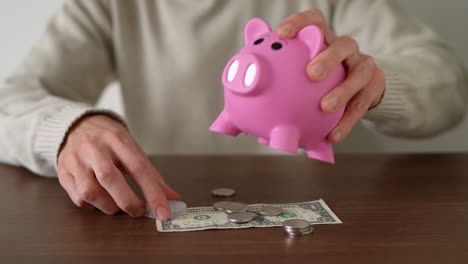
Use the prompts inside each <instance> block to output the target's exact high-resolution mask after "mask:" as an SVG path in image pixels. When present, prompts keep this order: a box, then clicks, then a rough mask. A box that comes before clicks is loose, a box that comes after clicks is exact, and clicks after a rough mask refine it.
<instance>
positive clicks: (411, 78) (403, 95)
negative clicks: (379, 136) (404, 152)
mask: <svg viewBox="0 0 468 264" xmlns="http://www.w3.org/2000/svg"><path fill="white" fill-rule="evenodd" d="M396 2H397V1H392V0H336V1H334V12H333V16H332V19H331V27H332V28H333V30H334V31H335V33H336V34H337V35H350V36H351V37H353V38H354V39H355V40H356V41H357V42H358V43H359V46H360V49H361V52H363V53H366V54H369V55H371V56H373V57H374V59H375V61H376V63H377V65H378V66H379V67H380V68H381V69H382V70H383V71H384V72H385V75H386V87H385V94H384V97H383V99H382V101H381V102H380V103H379V105H378V106H377V107H376V108H374V109H372V110H370V111H369V112H368V113H367V114H366V115H365V117H364V120H365V124H366V125H368V126H370V127H372V128H374V129H376V130H378V131H380V132H383V133H385V134H388V135H392V136H399V137H425V136H432V135H435V134H438V133H440V132H442V131H445V130H447V129H449V128H451V127H453V126H454V125H456V124H458V123H459V122H460V120H461V119H462V117H463V115H464V112H465V106H466V104H467V101H468V84H467V82H468V80H467V76H466V72H465V71H464V69H463V67H462V66H461V64H460V63H459V61H458V60H457V58H456V57H455V55H454V54H453V53H451V52H450V51H449V49H448V48H447V47H446V46H445V44H444V43H443V42H442V41H441V40H440V38H439V37H438V36H437V35H436V34H435V33H434V32H433V31H431V30H430V29H429V28H428V27H426V26H425V25H423V24H422V23H421V22H420V21H418V20H417V19H415V18H414V17H413V16H411V15H410V14H408V13H406V12H405V11H404V10H403V9H402V8H401V7H400V6H398V4H397V3H396Z"/></svg>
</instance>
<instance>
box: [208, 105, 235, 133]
mask: <svg viewBox="0 0 468 264" xmlns="http://www.w3.org/2000/svg"><path fill="white" fill-rule="evenodd" d="M210 131H213V132H216V133H220V134H226V135H230V136H237V135H239V134H240V132H241V131H240V130H239V129H238V128H237V127H236V126H235V125H234V123H232V122H231V121H230V120H229V116H228V114H227V113H226V112H225V111H223V112H222V113H221V114H220V115H219V116H218V118H217V119H216V121H215V122H214V123H213V124H212V125H211V127H210Z"/></svg>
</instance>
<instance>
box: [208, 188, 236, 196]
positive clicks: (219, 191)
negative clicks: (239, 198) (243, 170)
mask: <svg viewBox="0 0 468 264" xmlns="http://www.w3.org/2000/svg"><path fill="white" fill-rule="evenodd" d="M211 194H212V195H213V196H216V197H230V196H234V195H235V194H236V190H234V189H230V188H216V189H213V190H211Z"/></svg>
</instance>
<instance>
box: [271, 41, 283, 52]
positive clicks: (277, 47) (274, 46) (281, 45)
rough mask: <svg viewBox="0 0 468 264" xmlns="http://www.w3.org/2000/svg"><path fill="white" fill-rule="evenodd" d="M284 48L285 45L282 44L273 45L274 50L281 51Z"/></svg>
mask: <svg viewBox="0 0 468 264" xmlns="http://www.w3.org/2000/svg"><path fill="white" fill-rule="evenodd" d="M282 47H283V44H281V43H279V42H275V43H273V44H271V48H272V49H273V50H280V49H281V48H282Z"/></svg>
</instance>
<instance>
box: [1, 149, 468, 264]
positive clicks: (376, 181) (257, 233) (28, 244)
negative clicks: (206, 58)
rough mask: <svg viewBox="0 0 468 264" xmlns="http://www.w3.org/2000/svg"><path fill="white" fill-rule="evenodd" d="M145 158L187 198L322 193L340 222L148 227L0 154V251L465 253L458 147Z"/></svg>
mask: <svg viewBox="0 0 468 264" xmlns="http://www.w3.org/2000/svg"><path fill="white" fill-rule="evenodd" d="M153 161H154V163H155V165H156V166H157V168H159V170H160V171H161V173H162V174H163V175H164V176H165V177H166V179H167V181H168V182H169V183H170V184H171V185H172V186H173V187H174V188H175V189H176V190H178V191H179V192H180V193H181V194H182V196H183V197H184V200H185V201H186V202H187V203H188V204H189V206H210V205H211V204H212V203H213V202H214V201H216V199H215V198H212V197H211V195H210V190H211V189H212V188H214V187H217V186H227V187H232V188H234V189H236V190H237V196H236V198H235V200H238V201H242V202H246V203H260V202H262V203H280V202H284V203H286V202H298V201H309V200H315V199H319V198H323V199H324V200H325V201H326V202H327V203H328V205H329V206H330V207H331V208H332V209H333V211H334V212H335V213H336V214H337V215H338V217H340V218H341V220H342V221H343V222H344V223H343V224H341V225H320V226H316V227H315V231H314V233H313V234H312V235H310V236H307V237H303V238H301V239H296V240H291V239H287V238H286V237H285V236H284V235H283V233H282V231H281V229H280V228H266V229H262V228H256V229H244V230H214V231H200V232H187V233H158V232H157V231H156V228H155V223H154V222H153V221H152V220H150V219H146V218H137V219H133V218H131V217H128V216H126V215H123V214H120V215H116V216H106V215H104V214H102V213H100V212H99V211H97V210H94V209H79V208H76V207H75V206H74V205H73V203H72V202H71V201H70V200H69V199H68V197H67V194H66V193H65V191H64V190H62V189H61V187H60V185H59V183H58V182H57V180H55V179H46V178H41V177H38V176H35V175H33V174H31V173H29V172H27V171H26V170H24V169H21V168H15V167H10V166H6V165H0V193H1V198H2V199H1V201H0V204H1V206H0V209H1V216H0V218H1V221H0V245H1V246H0V262H1V263H17V262H27V263H58V262H60V263H64V262H65V263H118V262H132V263H205V264H207V263H294V264H296V263H320V264H326V263H340V264H343V263H346V264H349V263H359V264H366V263H372V264H377V263H424V264H432V263H434V264H436V263H437V264H449V263H464V264H466V263H468V155H339V156H338V157H337V165H335V166H330V165H326V164H323V163H320V162H317V161H314V160H309V159H307V158H304V157H299V156H295V157H293V156H267V157H255V156H221V157H220V156H202V157H194V156H173V157H155V158H153ZM3 260H7V261H3Z"/></svg>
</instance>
